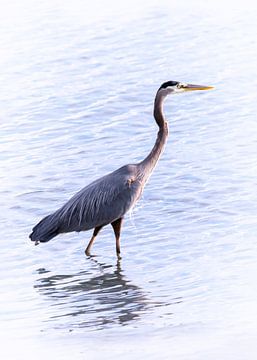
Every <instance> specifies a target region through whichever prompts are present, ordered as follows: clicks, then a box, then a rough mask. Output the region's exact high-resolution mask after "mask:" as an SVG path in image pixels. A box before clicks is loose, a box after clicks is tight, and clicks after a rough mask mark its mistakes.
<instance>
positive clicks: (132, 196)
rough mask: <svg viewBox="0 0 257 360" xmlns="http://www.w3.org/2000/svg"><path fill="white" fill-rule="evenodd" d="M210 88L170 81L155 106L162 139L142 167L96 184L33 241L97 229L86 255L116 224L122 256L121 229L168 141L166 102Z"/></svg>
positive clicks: (45, 223)
mask: <svg viewBox="0 0 257 360" xmlns="http://www.w3.org/2000/svg"><path fill="white" fill-rule="evenodd" d="M208 88H210V87H206V86H205V87H204V86H198V85H189V84H182V83H179V82H176V81H170V82H166V83H164V84H162V86H161V87H160V88H159V90H158V91H157V94H156V97H155V103H154V118H155V120H156V123H157V125H158V127H159V132H158V136H157V139H156V142H155V144H154V147H153V149H152V150H151V152H150V153H149V155H148V156H147V157H146V158H145V159H144V160H143V161H142V162H140V163H138V164H130V165H125V166H123V167H121V168H120V169H118V170H115V171H114V172H112V173H110V174H108V175H105V176H103V177H101V178H100V179H97V180H95V181H94V182H92V183H91V184H89V185H88V186H86V187H85V188H83V189H82V190H80V191H79V192H78V193H76V194H75V195H74V196H73V197H72V198H71V199H70V200H69V201H68V202H67V203H66V204H64V205H63V206H62V207H61V208H60V209H58V210H57V211H55V212H54V213H53V214H51V215H48V216H46V217H45V218H43V219H42V220H41V221H40V222H39V223H38V224H37V225H36V226H35V227H34V228H33V230H32V233H31V234H30V238H31V240H32V241H34V242H35V244H36V245H37V244H38V243H40V242H47V241H49V240H51V239H52V238H53V237H55V236H57V235H58V234H61V233H67V232H72V231H77V232H80V231H86V230H90V229H94V233H93V236H92V238H91V240H90V242H89V244H88V246H87V249H86V254H87V255H89V254H90V248H91V246H92V244H93V241H94V240H95V237H96V235H97V234H98V232H99V231H100V229H101V228H102V227H103V226H105V225H107V224H112V226H113V229H114V233H115V238H116V252H117V255H119V253H120V243H119V241H120V229H121V224H122V220H123V217H124V215H125V214H126V213H127V212H128V210H129V209H131V208H132V207H133V206H134V205H135V203H136V202H137V200H138V199H139V198H140V195H141V193H142V191H143V188H144V185H145V183H146V182H147V180H148V178H149V176H150V175H151V173H152V171H153V169H154V167H155V165H156V163H157V161H158V159H159V157H160V155H161V152H162V151H163V148H164V145H165V142H166V139H167V137H168V125H167V122H166V121H165V119H164V114H163V101H164V99H165V97H166V96H167V95H168V94H170V93H176V92H182V91H189V90H190V89H191V90H207V89H208Z"/></svg>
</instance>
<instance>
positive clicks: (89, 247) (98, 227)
mask: <svg viewBox="0 0 257 360" xmlns="http://www.w3.org/2000/svg"><path fill="white" fill-rule="evenodd" d="M102 227H103V226H97V227H96V228H95V230H94V232H93V235H92V237H91V239H90V241H89V243H88V246H87V248H86V250H85V253H86V255H87V256H89V255H90V249H91V246H92V245H93V242H94V240H95V238H96V236H97V234H98V233H99V231H100V230H101V229H102Z"/></svg>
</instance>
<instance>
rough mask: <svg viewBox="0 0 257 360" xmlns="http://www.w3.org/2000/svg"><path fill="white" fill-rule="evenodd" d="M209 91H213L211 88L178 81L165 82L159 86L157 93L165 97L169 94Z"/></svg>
mask: <svg viewBox="0 0 257 360" xmlns="http://www.w3.org/2000/svg"><path fill="white" fill-rule="evenodd" d="M211 89H213V86H205V85H193V84H186V83H182V82H179V81H166V82H165V83H163V84H162V85H161V87H160V88H159V90H158V93H161V94H162V95H163V96H167V95H169V94H178V93H182V92H186V91H195V90H211Z"/></svg>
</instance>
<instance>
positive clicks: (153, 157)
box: [140, 92, 169, 181]
mask: <svg viewBox="0 0 257 360" xmlns="http://www.w3.org/2000/svg"><path fill="white" fill-rule="evenodd" d="M164 99H165V96H164V95H163V94H162V93H161V92H157V94H156V98H155V102H154V112H153V114H154V118H155V121H156V123H157V125H158V127H159V131H158V135H157V139H156V141H155V144H154V146H153V148H152V150H151V152H150V153H149V154H148V155H147V157H146V158H145V159H144V160H143V161H142V162H141V163H140V165H141V167H142V172H143V174H144V178H145V181H147V179H148V178H149V176H150V175H151V173H152V171H153V169H154V167H155V165H156V163H157V161H158V160H159V158H160V156H161V153H162V151H163V149H164V145H165V143H166V141H167V138H168V133H169V130H168V124H167V122H166V121H165V118H164V113H163V102H164Z"/></svg>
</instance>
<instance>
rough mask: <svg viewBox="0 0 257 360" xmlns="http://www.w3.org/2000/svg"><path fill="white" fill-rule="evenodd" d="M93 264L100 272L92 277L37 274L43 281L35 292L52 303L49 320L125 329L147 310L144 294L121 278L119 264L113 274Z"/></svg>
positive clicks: (83, 325) (100, 265)
mask: <svg viewBox="0 0 257 360" xmlns="http://www.w3.org/2000/svg"><path fill="white" fill-rule="evenodd" d="M92 261H94V262H95V263H96V264H97V265H98V266H99V270H100V274H98V275H97V276H94V277H90V276H92V274H90V273H89V272H87V271H82V272H80V273H78V274H75V275H53V276H48V277H44V273H42V271H40V273H41V274H42V278H40V279H38V281H37V284H36V285H35V288H36V289H37V290H38V291H39V293H41V294H44V295H46V296H47V297H48V298H49V299H52V300H53V306H54V308H52V309H53V310H54V313H53V315H52V316H51V317H50V318H49V320H57V319H61V318H64V317H65V318H66V319H67V321H68V319H69V322H70V321H74V323H72V324H69V325H75V326H79V327H91V328H99V327H103V326H104V327H106V326H108V325H111V324H112V323H118V324H121V325H126V324H127V323H128V322H130V321H132V320H135V319H137V318H139V317H140V313H142V312H144V311H146V310H147V309H148V307H150V301H149V300H148V299H147V298H146V296H145V295H144V293H143V291H142V290H141V289H140V288H139V287H138V286H136V285H133V284H131V282H130V281H129V280H127V279H126V277H125V276H124V275H123V273H122V270H121V269H120V265H119V263H118V264H117V267H116V269H115V271H114V272H109V271H108V272H107V270H106V266H105V265H103V264H99V263H98V262H96V260H94V259H92ZM108 270H109V269H108ZM156 305H158V304H156ZM152 306H153V305H152ZM76 320H77V321H76Z"/></svg>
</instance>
